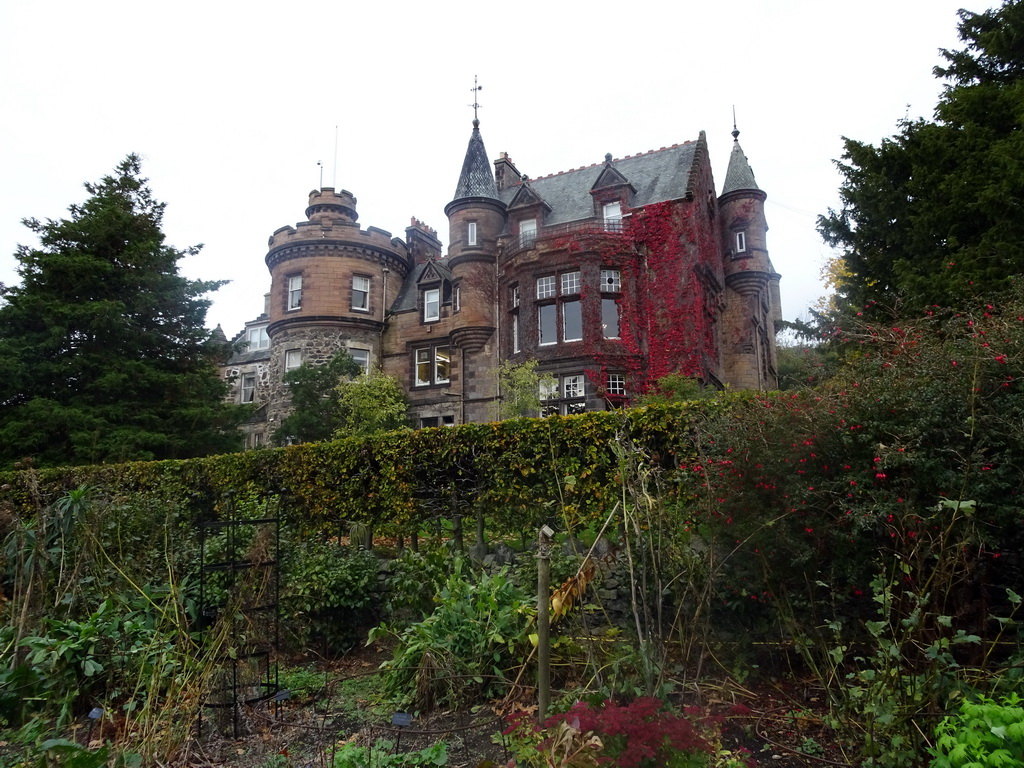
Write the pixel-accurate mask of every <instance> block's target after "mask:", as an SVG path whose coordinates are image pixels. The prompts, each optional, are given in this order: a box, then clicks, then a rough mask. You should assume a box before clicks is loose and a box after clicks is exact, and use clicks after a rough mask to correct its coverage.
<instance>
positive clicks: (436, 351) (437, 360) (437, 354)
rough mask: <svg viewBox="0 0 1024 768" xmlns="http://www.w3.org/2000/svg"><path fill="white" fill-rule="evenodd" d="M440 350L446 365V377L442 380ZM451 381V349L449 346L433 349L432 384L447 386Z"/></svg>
mask: <svg viewBox="0 0 1024 768" xmlns="http://www.w3.org/2000/svg"><path fill="white" fill-rule="evenodd" d="M441 350H444V354H445V355H446V356H447V357H446V358H445V360H446V362H447V365H448V375H447V376H444V377H443V378H442V375H441V373H440V367H441V365H440V363H441ZM451 380H452V348H451V347H449V346H444V345H442V346H439V347H434V383H435V384H448V383H449V382H451Z"/></svg>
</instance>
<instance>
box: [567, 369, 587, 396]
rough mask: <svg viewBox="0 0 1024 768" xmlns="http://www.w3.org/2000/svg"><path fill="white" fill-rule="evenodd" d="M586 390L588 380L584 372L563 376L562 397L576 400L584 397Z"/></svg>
mask: <svg viewBox="0 0 1024 768" xmlns="http://www.w3.org/2000/svg"><path fill="white" fill-rule="evenodd" d="M586 392H587V389H586V381H585V379H584V377H583V374H582V373H575V374H573V375H571V376H563V377H562V397H564V398H565V399H566V400H576V399H578V398H581V397H584V396H585V395H586Z"/></svg>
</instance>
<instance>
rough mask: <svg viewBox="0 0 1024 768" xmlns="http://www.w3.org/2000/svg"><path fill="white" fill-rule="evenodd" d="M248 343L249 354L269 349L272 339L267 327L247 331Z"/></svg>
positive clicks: (262, 326)
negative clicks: (268, 334) (256, 350)
mask: <svg viewBox="0 0 1024 768" xmlns="http://www.w3.org/2000/svg"><path fill="white" fill-rule="evenodd" d="M246 341H247V342H248V344H249V348H248V351H249V352H252V351H253V350H255V349H269V348H270V337H269V336H267V326H265V325H260V326H256V327H254V328H250V329H249V330H248V331H247V336H246Z"/></svg>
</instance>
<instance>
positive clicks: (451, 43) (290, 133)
mask: <svg viewBox="0 0 1024 768" xmlns="http://www.w3.org/2000/svg"><path fill="white" fill-rule="evenodd" d="M993 4H994V2H993V3H990V2H981V3H978V2H973V0H859V1H858V2H856V3H850V2H840V1H839V0H732V1H731V2H727V1H726V0H713V1H712V2H706V1H705V2H693V1H692V0H675V2H667V3H659V4H654V3H644V2H633V3H622V2H615V3H612V2H605V1H604V0H590V1H589V2H585V3H584V2H575V1H569V0H561V2H559V1H558V0H548V2H543V3H542V2H533V0H526V1H524V2H518V3H507V4H505V3H487V2H445V1H444V0H441V1H440V2H434V3H424V2H419V3H412V2H409V3H405V2H402V3H399V2H387V0H377V1H376V2H366V3H358V2H352V0H348V1H347V2H343V1H340V0H334V1H333V2H322V0H307V2H303V3H268V2H264V3H260V2H252V1H251V0H250V1H249V2H246V3H241V2H228V1H227V0H203V2H193V1H192V0H178V1H177V2H174V3H154V2H142V1H140V0H131V2H119V1H118V2H114V1H108V0H92V1H91V2H82V1H81V0H47V1H46V2H42V1H39V2H33V1H32V0H0V282H5V283H8V284H13V283H16V282H17V281H18V278H17V274H16V260H15V258H14V252H15V248H16V245H17V244H18V243H24V244H32V243H33V242H34V240H33V236H32V233H31V232H30V231H29V230H27V229H25V228H24V227H23V226H22V225H21V223H20V222H21V219H22V218H24V217H28V216H34V217H37V218H41V219H42V218H61V217H63V216H64V215H65V214H66V212H67V207H68V206H69V205H70V204H71V203H75V202H81V201H82V200H83V199H84V198H85V191H84V190H83V188H82V183H83V182H85V181H95V180H97V179H99V178H100V177H101V176H103V175H104V174H106V173H108V172H110V171H111V170H112V169H113V168H114V166H115V165H116V164H117V163H118V162H119V161H120V160H121V159H123V158H124V157H125V155H127V154H129V153H131V152H137V153H139V154H140V155H142V157H143V171H144V173H145V175H146V176H148V177H149V179H150V183H151V186H152V188H153V191H154V193H155V195H156V197H157V199H160V200H163V201H164V202H166V203H167V212H166V216H165V220H164V224H165V231H166V233H167V235H168V240H169V242H170V243H171V244H172V245H174V246H177V247H186V246H189V245H194V244H197V243H203V244H204V245H205V247H204V248H203V250H202V252H201V253H200V254H199V255H198V256H194V257H189V258H187V259H186V260H184V261H183V262H182V271H183V272H184V273H185V274H186V275H187V276H189V277H192V278H202V279H226V280H230V281H231V283H230V284H229V285H227V286H225V287H223V288H221V289H220V291H218V292H217V293H216V294H215V295H214V297H213V298H214V304H213V307H212V309H211V310H210V313H209V315H208V321H209V324H210V326H211V327H212V326H213V325H216V324H218V323H220V324H222V325H223V327H224V330H225V331H226V332H227V334H228V335H229V336H231V335H233V334H234V333H236V332H237V331H239V330H241V327H242V323H243V322H244V321H245V320H247V319H251V318H252V317H254V316H256V315H257V314H259V313H260V312H261V311H262V307H263V299H262V296H263V294H264V293H265V292H266V291H267V290H268V288H269V274H268V272H267V269H266V266H265V265H264V262H263V258H264V256H265V255H266V247H267V239H268V238H269V236H270V234H271V233H272V232H273V231H274V230H276V229H277V228H279V227H282V226H286V225H294V224H295V223H296V222H297V221H299V220H301V219H303V218H304V216H303V212H304V210H305V207H306V204H307V195H308V193H309V191H310V190H311V189H313V188H315V187H318V186H319V185H320V169H319V168H318V166H317V162H318V161H320V162H322V163H323V183H324V185H325V186H332V185H333V186H336V187H339V188H344V189H348V190H350V191H351V192H352V193H353V194H354V195H355V196H356V197H357V198H358V201H359V204H358V211H359V223H360V224H361V225H362V226H363V227H364V228H365V227H368V226H375V227H379V228H381V229H385V230H387V231H390V232H392V233H393V234H394V235H396V236H399V237H404V233H405V227H406V226H408V224H409V218H410V217H411V216H416V217H417V218H419V219H420V220H422V221H424V222H426V223H427V224H429V225H431V226H433V227H434V228H436V229H437V230H438V233H439V235H440V236H441V239H442V241H443V242H445V243H446V244H447V239H448V238H447V234H448V231H447V221H446V219H445V217H444V206H445V204H446V203H448V202H449V201H450V200H451V197H452V195H453V193H454V191H455V184H456V182H457V180H458V175H459V171H460V169H461V166H462V160H463V156H464V154H465V150H466V144H467V142H468V140H469V135H470V131H471V121H472V117H473V115H472V109H470V107H469V106H468V105H469V104H471V103H472V101H473V94H472V93H471V92H470V89H471V87H472V85H473V77H474V75H477V76H479V81H480V84H481V85H482V86H483V90H482V91H481V92H480V95H479V100H480V104H481V105H482V107H481V109H480V121H481V126H480V127H481V131H482V134H483V138H484V143H485V145H486V147H487V151H488V154H489V155H490V156H491V158H492V159H494V158H495V157H497V155H498V153H499V152H507V153H508V154H509V155H510V156H511V158H512V160H513V161H514V162H515V163H516V165H517V166H518V168H519V170H520V171H521V172H523V173H525V174H527V175H529V176H531V177H536V176H543V175H546V174H549V173H554V172H558V171H563V170H567V169H570V168H577V167H580V166H585V165H590V164H591V163H596V162H601V161H603V159H604V155H605V153H606V152H611V153H612V154H613V155H614V156H615V157H623V156H625V155H629V154H637V153H639V152H645V151H647V150H649V149H658V148H659V147H663V146H668V145H671V144H674V143H679V142H683V141H686V140H692V139H696V138H697V136H698V134H699V132H700V131H701V130H704V131H706V132H707V137H708V144H709V147H710V150H711V160H712V166H713V169H714V174H715V180H716V184H717V186H718V189H719V191H720V190H721V184H722V181H723V179H724V177H725V168H726V164H727V161H728V156H729V152H730V149H731V144H732V137H731V136H730V131H731V130H732V127H733V126H732V110H733V106H734V105H735V108H736V115H737V121H738V127H739V129H740V131H741V135H740V144H741V145H742V147H743V149H744V151H745V152H746V154H747V157H748V158H749V160H750V164H751V167H752V168H753V170H754V173H755V175H756V177H757V181H758V184H759V186H760V187H761V188H762V189H764V190H765V191H766V192H767V195H768V202H767V204H766V206H767V207H766V214H767V218H768V225H769V228H770V231H769V233H768V249H769V252H770V254H771V258H772V261H773V263H774V265H775V268H776V270H777V271H778V272H780V273H781V274H782V300H783V314H784V316H785V317H786V318H788V319H792V318H795V317H797V316H799V315H801V314H802V313H804V312H805V310H806V308H807V307H808V306H809V305H811V304H813V303H814V302H815V301H816V300H817V298H818V297H819V296H821V295H822V293H823V289H822V287H821V284H820V282H819V273H820V270H821V266H822V264H823V262H824V260H825V259H826V258H827V257H828V255H829V250H828V248H827V247H826V246H825V245H824V244H822V243H821V240H820V238H819V237H818V235H817V232H816V231H815V219H816V217H817V215H819V214H822V213H825V212H826V211H827V210H828V209H829V207H834V206H836V205H837V200H838V197H837V189H838V186H839V182H840V178H839V175H838V173H837V171H836V170H835V167H834V165H833V160H834V159H836V158H837V157H839V156H840V154H841V152H842V138H841V137H842V136H844V135H845V136H849V137H852V138H856V139H859V140H862V141H868V142H871V143H877V142H878V141H879V140H880V139H882V138H883V137H885V136H889V135H892V134H893V133H894V132H895V131H896V127H897V122H898V121H899V120H900V119H901V118H904V117H907V116H909V117H911V118H914V117H919V116H925V117H930V116H931V114H932V109H933V107H934V105H935V102H936V99H937V97H938V94H939V92H940V90H941V83H940V82H939V81H937V80H935V78H934V77H933V76H932V74H931V70H932V67H933V66H935V65H936V64H939V63H940V58H939V54H938V49H939V48H956V47H959V41H958V39H957V35H956V28H957V21H958V19H957V15H956V12H957V10H958V9H959V8H961V7H967V8H968V9H969V10H972V11H978V12H980V11H983V10H985V9H986V8H988V7H990V6H991V5H993ZM335 126H337V136H338V142H337V161H336V162H335Z"/></svg>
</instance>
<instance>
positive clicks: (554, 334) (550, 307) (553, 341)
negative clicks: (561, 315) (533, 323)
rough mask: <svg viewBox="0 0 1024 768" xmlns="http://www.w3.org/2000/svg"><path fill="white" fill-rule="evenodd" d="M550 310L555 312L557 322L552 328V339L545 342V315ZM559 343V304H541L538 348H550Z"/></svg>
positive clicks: (538, 311)
mask: <svg viewBox="0 0 1024 768" xmlns="http://www.w3.org/2000/svg"><path fill="white" fill-rule="evenodd" d="M546 310H549V311H551V312H554V320H555V322H554V323H553V325H552V328H551V335H552V338H551V339H549V340H547V341H545V340H544V318H543V313H544V312H545V311H546ZM557 343H558V305H557V304H541V305H540V306H538V307H537V346H538V347H550V346H552V345H554V344H557Z"/></svg>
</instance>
